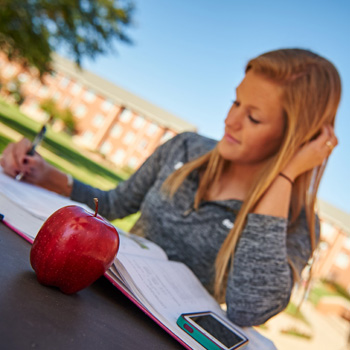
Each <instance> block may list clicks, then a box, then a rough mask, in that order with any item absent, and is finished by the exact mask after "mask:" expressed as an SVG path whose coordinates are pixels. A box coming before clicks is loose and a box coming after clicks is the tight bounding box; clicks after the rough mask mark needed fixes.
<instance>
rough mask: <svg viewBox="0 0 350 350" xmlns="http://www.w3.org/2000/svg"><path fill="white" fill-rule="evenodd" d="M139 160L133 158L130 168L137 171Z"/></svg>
mask: <svg viewBox="0 0 350 350" xmlns="http://www.w3.org/2000/svg"><path fill="white" fill-rule="evenodd" d="M137 163H138V160H137V158H136V157H131V158H130V159H129V161H128V166H129V167H130V168H133V169H135V168H136V167H137Z"/></svg>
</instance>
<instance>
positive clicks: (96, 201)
mask: <svg viewBox="0 0 350 350" xmlns="http://www.w3.org/2000/svg"><path fill="white" fill-rule="evenodd" d="M94 202H95V214H94V217H96V216H97V212H98V198H94Z"/></svg>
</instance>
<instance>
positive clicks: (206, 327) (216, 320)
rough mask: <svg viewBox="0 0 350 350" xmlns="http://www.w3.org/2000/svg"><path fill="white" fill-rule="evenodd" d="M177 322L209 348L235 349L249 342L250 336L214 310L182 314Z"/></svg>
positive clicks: (218, 349) (215, 349)
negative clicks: (245, 334)
mask: <svg viewBox="0 0 350 350" xmlns="http://www.w3.org/2000/svg"><path fill="white" fill-rule="evenodd" d="M177 324H178V326H179V327H181V328H182V329H183V330H184V331H185V332H186V333H188V334H189V335H190V336H192V337H193V338H194V339H195V340H196V341H197V342H198V343H200V344H201V345H202V346H203V347H205V348H206V349H208V350H233V349H239V348H241V347H243V346H245V345H247V344H248V338H247V337H246V336H244V335H243V334H242V333H241V332H240V331H238V330H237V329H235V328H234V327H233V326H232V325H230V324H229V323H228V322H226V321H225V320H224V319H223V318H221V317H220V316H218V315H217V314H215V313H214V312H211V311H207V312H197V313H186V314H182V315H181V316H180V317H179V318H178V320H177Z"/></svg>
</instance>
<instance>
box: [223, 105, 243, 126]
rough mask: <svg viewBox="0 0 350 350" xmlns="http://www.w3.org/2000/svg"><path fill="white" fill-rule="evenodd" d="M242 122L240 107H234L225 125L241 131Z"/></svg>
mask: <svg viewBox="0 0 350 350" xmlns="http://www.w3.org/2000/svg"><path fill="white" fill-rule="evenodd" d="M242 122H243V118H242V113H241V112H240V111H239V107H235V106H233V107H232V108H231V109H230V111H229V112H228V114H227V117H226V119H225V125H226V126H227V127H229V128H231V129H234V130H239V129H240V128H241V127H242Z"/></svg>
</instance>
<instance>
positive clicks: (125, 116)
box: [119, 108, 132, 123]
mask: <svg viewBox="0 0 350 350" xmlns="http://www.w3.org/2000/svg"><path fill="white" fill-rule="evenodd" d="M131 117H132V112H131V111H130V110H128V109H126V108H124V109H123V111H122V112H121V114H120V116H119V120H120V121H122V122H123V123H128V122H129V121H130V119H131Z"/></svg>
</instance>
